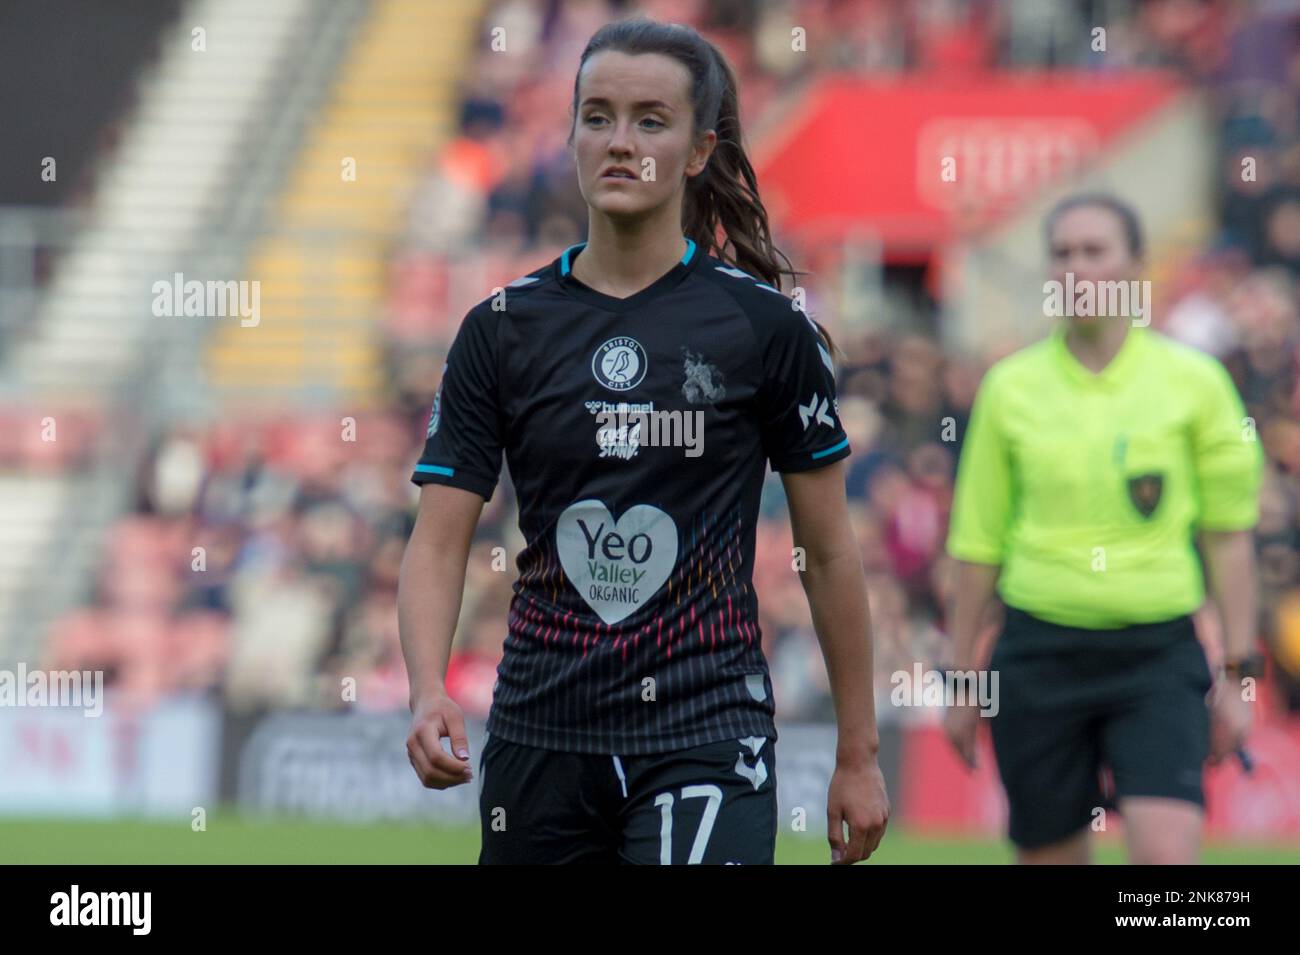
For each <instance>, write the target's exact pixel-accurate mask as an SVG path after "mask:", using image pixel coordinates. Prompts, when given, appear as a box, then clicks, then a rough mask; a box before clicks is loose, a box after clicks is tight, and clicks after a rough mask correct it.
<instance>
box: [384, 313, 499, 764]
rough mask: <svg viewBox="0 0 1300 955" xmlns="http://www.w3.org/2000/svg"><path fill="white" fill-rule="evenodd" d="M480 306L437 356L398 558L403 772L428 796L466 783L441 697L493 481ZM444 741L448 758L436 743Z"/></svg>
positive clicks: (494, 405) (492, 417)
mask: <svg viewBox="0 0 1300 955" xmlns="http://www.w3.org/2000/svg"><path fill="white" fill-rule="evenodd" d="M499 319H500V315H499V314H498V313H495V312H493V311H492V310H491V309H490V308H488V307H487V306H486V303H485V304H481V305H479V306H476V307H474V308H473V309H471V310H470V312H469V314H467V315H466V316H465V320H464V321H463V322H462V323H461V326H460V330H459V331H458V332H457V334H456V339H455V341H453V342H452V345H451V348H450V349H449V350H448V353H447V364H446V367H445V368H444V369H443V376H442V382H441V383H440V384H439V386H438V394H437V397H435V398H434V402H433V408H432V411H431V413H430V417H429V426H428V433H427V440H426V441H425V443H424V452H423V453H422V454H421V455H420V460H419V463H417V464H416V466H415V471H414V473H413V474H412V475H411V481H412V482H413V483H414V484H417V485H419V487H420V505H419V511H418V512H417V514H416V519H415V528H414V529H413V530H412V531H411V539H410V541H408V542H407V545H406V553H405V555H404V556H403V558H402V571H401V576H400V578H399V581H398V588H397V625H398V631H399V635H400V637H401V641H402V656H403V657H404V658H405V659H406V672H407V676H408V678H409V680H410V684H411V699H410V703H411V735H410V736H409V738H408V739H407V741H406V748H407V752H408V753H409V755H410V758H411V765H412V766H413V767H415V771H416V773H417V775H419V777H420V781H421V782H422V783H423V784H424V785H425V786H428V787H429V788H431V789H446V788H447V787H448V786H456V785H459V784H460V783H464V782H468V781H469V780H470V779H471V778H472V777H473V773H472V772H471V770H470V761H469V759H470V753H469V740H468V738H467V736H466V734H465V716H464V714H463V713H462V712H461V710H460V707H459V706H457V705H456V704H455V702H453V701H452V699H451V698H450V697H449V696H448V695H447V688H446V682H445V681H446V675H447V663H448V660H449V659H450V656H451V644H452V638H453V636H454V635H455V631H456V621H457V618H458V617H459V616H460V604H461V598H462V596H463V593H464V589H465V566H466V564H467V563H468V561H469V551H470V544H471V541H472V540H473V537H474V528H475V526H476V525H477V524H478V519H479V515H480V514H481V513H482V511H483V505H484V504H485V503H486V502H487V501H490V500H491V499H492V493H493V490H494V489H495V487H496V484H497V478H498V476H499V475H500V472H501V455H502V419H501V414H500V408H501V396H500V388H499V385H500V380H501V376H500V374H499V373H498V360H497V359H498V354H499V352H498V349H497V331H498V322H499ZM443 737H450V738H451V750H452V751H451V753H450V754H448V753H446V752H444V751H443V748H442V738H443Z"/></svg>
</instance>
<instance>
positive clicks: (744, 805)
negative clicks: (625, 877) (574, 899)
mask: <svg viewBox="0 0 1300 955" xmlns="http://www.w3.org/2000/svg"><path fill="white" fill-rule="evenodd" d="M775 746H776V743H775V741H774V740H771V739H766V738H764V737H750V738H748V739H724V740H720V741H718V742H714V743H707V744H705V745H703V746H695V747H692V748H689V749H683V750H677V751H675V752H671V753H658V754H654V755H649V756H610V755H603V754H592V753H564V752H557V751H555V750H547V749H539V748H537V747H534V746H524V745H521V744H517V743H511V742H509V741H507V740H504V739H501V738H500V737H499V736H493V735H489V736H488V738H487V742H486V743H485V744H484V746H483V750H482V752H481V753H480V756H479V767H478V779H479V818H480V826H481V829H482V834H483V849H482V852H481V854H480V855H479V863H480V864H481V865H489V864H524V865H538V864H558V863H595V864H601V863H605V864H619V863H628V864H640V865H683V864H705V865H730V864H738V865H771V864H772V862H773V857H774V854H775V849H776V826H777V808H776V753H775Z"/></svg>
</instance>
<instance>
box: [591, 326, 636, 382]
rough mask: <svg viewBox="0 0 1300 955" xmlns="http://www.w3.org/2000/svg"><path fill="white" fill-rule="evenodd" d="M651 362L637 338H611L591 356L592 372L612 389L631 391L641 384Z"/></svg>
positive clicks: (599, 380)
mask: <svg viewBox="0 0 1300 955" xmlns="http://www.w3.org/2000/svg"><path fill="white" fill-rule="evenodd" d="M647 367H649V362H648V361H647V360H646V354H645V349H644V348H642V347H641V343H640V342H638V341H637V340H636V339H635V338H627V337H623V336H620V337H618V338H611V339H610V340H609V341H607V342H605V344H603V345H601V346H600V347H599V348H597V349H596V354H594V355H592V356H591V373H592V374H593V375H595V377H596V380H597V381H598V382H600V383H601V384H602V385H604V386H605V387H606V388H608V389H609V390H610V391H629V390H631V389H632V388H635V387H636V386H637V385H639V384H641V380H642V379H643V378H645V373H646V369H647Z"/></svg>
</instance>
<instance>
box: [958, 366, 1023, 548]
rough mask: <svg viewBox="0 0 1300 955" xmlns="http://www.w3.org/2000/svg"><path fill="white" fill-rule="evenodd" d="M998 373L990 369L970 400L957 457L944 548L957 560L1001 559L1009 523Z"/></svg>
mask: <svg viewBox="0 0 1300 955" xmlns="http://www.w3.org/2000/svg"><path fill="white" fill-rule="evenodd" d="M999 404H1000V401H999V392H998V387H997V376H996V374H995V373H994V372H993V371H992V370H990V371H989V372H988V373H987V374H985V376H984V380H983V381H981V382H980V386H979V390H978V391H976V393H975V400H974V402H973V403H972V405H971V414H970V421H969V422H968V423H967V425H966V437H965V440H964V441H962V445H961V455H960V457H959V458H958V461H957V483H956V487H955V488H954V490H953V502H952V517H951V521H950V523H949V526H948V541H947V551H948V555H949V556H950V557H953V558H955V559H956V560H965V561H970V562H971V563H976V564H1001V563H1002V562H1003V557H1004V554H1005V545H1006V537H1007V531H1008V528H1009V527H1010V524H1011V517H1012V511H1013V507H1012V501H1013V481H1012V470H1011V454H1010V446H1009V444H1008V442H1007V439H1006V433H1005V431H1004V430H1003V427H1002V423H1001V420H1000V419H1001V415H1000V413H999V411H1000V409H999Z"/></svg>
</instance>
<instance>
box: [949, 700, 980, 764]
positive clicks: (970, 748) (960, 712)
mask: <svg viewBox="0 0 1300 955" xmlns="http://www.w3.org/2000/svg"><path fill="white" fill-rule="evenodd" d="M979 725H980V709H979V707H978V706H949V707H945V708H944V711H943V731H944V733H945V735H947V737H948V742H949V743H951V744H952V748H953V749H954V750H956V751H957V755H958V756H959V757H960V758H961V761H962V762H963V763H965V764H966V766H967V768H969V769H974V768H975V766H976V763H977V759H976V756H975V734H976V731H977V730H978V729H979Z"/></svg>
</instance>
